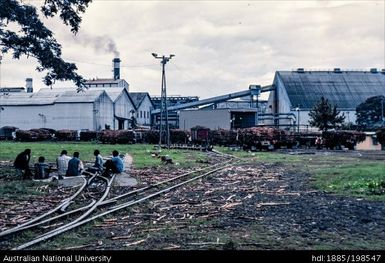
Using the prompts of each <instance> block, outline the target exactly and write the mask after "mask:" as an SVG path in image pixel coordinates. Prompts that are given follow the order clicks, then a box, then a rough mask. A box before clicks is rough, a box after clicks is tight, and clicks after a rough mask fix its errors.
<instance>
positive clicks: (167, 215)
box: [0, 152, 385, 250]
mask: <svg viewBox="0 0 385 263" xmlns="http://www.w3.org/2000/svg"><path fill="white" fill-rule="evenodd" d="M346 155H347V156H350V157H352V158H369V159H373V160H378V159H381V160H382V159H383V157H384V156H385V155H382V154H380V155H378V156H374V155H372V154H369V155H365V156H363V155H362V154H360V153H357V152H351V153H347V154H346ZM215 161H217V160H215ZM182 172H183V169H181V168H178V169H175V167H170V166H169V167H160V168H148V169H140V170H135V169H132V170H131V175H132V176H133V177H134V178H136V179H137V180H138V182H139V185H138V187H140V186H143V185H146V184H148V183H151V182H154V181H158V180H160V179H166V177H172V176H175V175H176V174H179V173H182ZM311 181H312V178H311V176H310V175H309V174H308V173H305V172H298V170H292V169H290V168H289V167H288V166H287V165H283V164H282V163H280V162H275V163H269V164H266V163H262V162H255V161H247V160H246V161H244V162H243V163H240V164H235V165H232V166H231V167H229V168H227V169H225V170H222V171H220V172H218V173H215V174H212V175H210V176H208V177H205V178H203V179H201V180H199V181H196V182H194V183H192V184H189V185H186V186H183V187H181V188H178V189H177V190H176V191H173V192H169V193H167V194H165V195H163V196H161V197H158V198H156V199H153V200H151V201H148V202H147V203H145V204H143V205H140V206H139V205H138V206H134V207H132V208H130V209H127V210H124V211H121V212H118V213H116V214H113V215H110V216H108V217H106V218H103V219H101V220H98V221H96V222H94V223H93V224H89V225H86V226H83V227H81V228H79V229H77V230H75V231H73V232H72V233H68V234H65V235H63V236H60V237H58V238H55V239H54V240H52V241H48V242H45V243H43V244H40V245H38V246H36V247H35V249H97V250H104V249H108V250H110V249H112V250H114V249H116V250H124V249H140V250H141V249H146V250H147V249H151V250H164V249H166V250H178V249H183V250H184V249H187V250H197V249H198V250H208V249H220V250H221V249H226V250H232V249H240V250H255V249H257V250H260V249H262V250H265V249H278V250H281V249H282V250H287V249H383V248H384V247H385V239H384V236H385V220H384V215H385V203H384V202H381V201H367V200H364V199H362V198H356V197H343V196H337V195H333V194H329V193H326V192H323V191H317V190H315V189H314V188H313V187H312V185H311ZM127 190H129V189H128V188H124V187H120V188H116V189H114V192H113V194H118V193H122V192H124V191H127ZM62 192H63V191H62ZM34 202H35V201H34ZM36 202H37V201H36ZM21 213H22V210H19V215H18V216H22V215H21ZM3 227H4V225H3ZM91 230H92V231H91ZM0 244H1V243H0ZM9 245H12V243H7V244H5V243H2V247H3V248H4V247H7V246H9Z"/></svg>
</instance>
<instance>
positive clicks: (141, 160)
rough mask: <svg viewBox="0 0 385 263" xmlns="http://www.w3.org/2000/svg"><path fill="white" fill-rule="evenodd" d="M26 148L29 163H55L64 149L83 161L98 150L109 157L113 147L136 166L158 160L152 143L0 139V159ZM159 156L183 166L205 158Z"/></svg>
mask: <svg viewBox="0 0 385 263" xmlns="http://www.w3.org/2000/svg"><path fill="white" fill-rule="evenodd" d="M27 148H30V149H31V150H32V154H31V161H30V163H31V164H32V163H35V162H37V159H38V158H39V156H44V157H45V158H46V162H55V160H56V158H57V157H58V155H59V154H60V152H61V151H62V150H64V149H65V150H67V151H68V154H69V155H72V153H73V152H75V151H78V152H79V153H80V159H82V160H83V161H85V162H93V161H94V156H93V152H94V150H95V149H98V150H99V151H100V152H101V155H102V156H103V157H107V156H110V155H111V152H112V151H113V150H117V151H119V153H128V154H130V155H131V156H132V157H133V164H134V166H135V167H136V168H143V167H149V166H158V165H159V164H160V163H161V161H160V160H159V159H158V158H153V157H151V151H153V150H154V146H153V145H149V144H130V145H119V144H116V145H110V144H98V143H92V142H75V143H74V142H56V143H52V142H29V143H28V142H0V149H1V151H0V161H12V160H14V159H15V157H16V155H17V154H19V153H20V152H22V151H24V149H27ZM162 155H169V156H170V157H171V158H172V159H173V162H174V163H178V164H179V165H181V166H183V167H189V166H193V165H195V164H196V159H198V158H205V157H204V154H203V153H201V152H191V151H180V150H162Z"/></svg>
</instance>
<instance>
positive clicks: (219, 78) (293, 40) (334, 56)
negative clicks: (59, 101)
mask: <svg viewBox="0 0 385 263" xmlns="http://www.w3.org/2000/svg"><path fill="white" fill-rule="evenodd" d="M384 16H385V15H384V2H383V1H359V2H353V1H351V2H348V1H287V2H284V1H276V2H275V1H273V2H267V1H250V2H246V1H241V2H238V1H223V2H221V1H209V2H202V1H199V2H189V1H183V2H177V1H163V2H153V1H148V2H147V1H144V2H139V1H133V2H131V1H94V2H93V3H92V4H91V5H90V7H89V9H88V10H87V13H86V14H85V15H84V17H83V23H82V26H81V31H80V33H79V35H78V36H77V37H75V38H74V37H73V36H72V35H71V33H70V32H69V29H68V28H66V27H64V26H63V25H61V24H60V23H59V22H58V21H56V20H50V21H49V23H50V28H53V29H54V30H55V32H56V36H57V38H58V40H59V41H60V42H61V43H62V44H63V55H64V57H65V58H69V59H72V60H74V61H77V62H78V63H77V66H78V68H79V73H81V74H83V75H84V76H85V77H86V78H93V77H111V76H112V72H111V70H112V59H113V57H114V52H112V51H111V50H109V49H108V45H109V44H110V45H111V44H112V43H115V45H116V49H117V51H119V53H120V58H121V59H122V70H121V71H122V73H121V76H122V77H123V78H125V79H126V80H127V81H128V82H129V83H130V87H131V89H132V90H136V91H148V92H150V93H151V94H154V95H156V94H159V93H160V65H159V61H156V60H155V59H154V58H153V57H152V56H151V55H150V54H151V53H152V52H157V53H158V54H165V55H168V54H175V55H176V56H175V57H174V58H173V59H172V60H171V61H170V62H169V64H167V83H168V94H178V95H198V96H200V97H202V98H205V97H209V96H215V95H221V94H224V93H228V92H235V91H239V90H243V89H247V87H248V85H249V84H262V85H268V84H271V82H272V81H273V76H274V72H275V71H276V70H290V69H294V68H297V67H304V68H314V69H322V68H323V69H330V68H334V67H341V68H348V69H351V68H361V69H368V68H371V67H378V68H380V67H381V68H385V65H384V63H385V62H384V60H385V55H384V52H385V51H384V49H385V48H384V38H385V36H384V34H385V33H384V32H385V29H384V24H385V23H384ZM76 39H77V40H76ZM36 65H37V64H36V63H35V61H34V60H25V59H23V60H21V61H14V60H11V59H10V57H9V56H6V58H5V59H4V61H3V65H2V83H4V84H7V85H8V86H10V85H15V86H20V85H23V84H24V79H25V78H26V77H29V76H32V77H33V78H34V81H35V86H38V87H41V86H42V83H41V81H40V79H41V75H40V74H38V73H36V72H34V71H33V70H34V68H35V67H36ZM61 85H64V86H68V85H72V84H71V83H65V84H61Z"/></svg>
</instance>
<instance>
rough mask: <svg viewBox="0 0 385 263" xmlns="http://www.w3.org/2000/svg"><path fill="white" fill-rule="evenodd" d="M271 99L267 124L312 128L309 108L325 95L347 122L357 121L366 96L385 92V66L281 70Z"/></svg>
mask: <svg viewBox="0 0 385 263" xmlns="http://www.w3.org/2000/svg"><path fill="white" fill-rule="evenodd" d="M273 86H274V87H275V89H274V90H273V91H271V93H270V95H269V99H268V107H267V110H268V111H267V112H268V113H270V114H271V115H270V118H269V119H268V118H267V117H268V116H267V117H266V119H267V120H266V121H265V123H266V124H269V125H277V126H279V127H281V128H285V127H290V126H292V127H298V125H299V127H300V129H308V128H311V127H310V125H309V119H310V117H309V112H310V110H311V109H312V108H313V107H314V105H316V104H317V103H318V102H319V100H320V99H321V97H324V98H325V99H328V101H329V102H330V103H331V104H332V105H336V106H337V109H338V110H339V111H341V112H342V113H344V114H345V116H346V119H345V121H346V122H351V123H354V122H355V121H356V107H357V106H358V105H359V104H361V103H363V102H365V100H366V99H368V98H370V97H373V96H379V95H385V70H382V71H378V70H377V69H371V70H370V71H342V70H341V69H339V68H336V69H334V70H330V71H305V70H304V69H303V68H299V69H297V70H295V71H277V72H276V73H275V77H274V82H273Z"/></svg>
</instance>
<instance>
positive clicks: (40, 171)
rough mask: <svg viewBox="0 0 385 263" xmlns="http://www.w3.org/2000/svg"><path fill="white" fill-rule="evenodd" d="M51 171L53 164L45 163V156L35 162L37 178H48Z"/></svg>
mask: <svg viewBox="0 0 385 263" xmlns="http://www.w3.org/2000/svg"><path fill="white" fill-rule="evenodd" d="M50 172H51V165H49V164H46V163H45V158H44V157H43V156H40V157H39V162H38V163H35V179H37V180H39V179H48V177H49V173H50Z"/></svg>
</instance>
